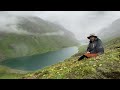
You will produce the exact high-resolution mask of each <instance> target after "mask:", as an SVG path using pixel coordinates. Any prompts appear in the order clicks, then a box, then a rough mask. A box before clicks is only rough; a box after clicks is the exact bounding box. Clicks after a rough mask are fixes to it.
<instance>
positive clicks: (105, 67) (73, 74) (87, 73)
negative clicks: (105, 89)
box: [22, 38, 120, 79]
mask: <svg viewBox="0 0 120 90" xmlns="http://www.w3.org/2000/svg"><path fill="white" fill-rule="evenodd" d="M85 47H86V46H84V47H83V49H82V50H81V49H80V50H81V51H79V53H78V54H77V56H73V57H71V58H70V59H67V60H65V61H64V62H60V63H58V64H55V65H52V66H49V67H46V68H44V69H42V70H38V71H36V72H32V73H28V74H26V75H25V76H24V77H22V78H25V79H120V38H116V39H114V40H111V41H108V42H106V43H105V54H103V55H100V56H98V57H97V58H90V59H85V60H83V61H77V60H78V58H79V57H78V55H79V56H80V55H81V52H83V51H85Z"/></svg>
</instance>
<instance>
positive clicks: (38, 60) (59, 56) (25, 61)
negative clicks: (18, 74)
mask: <svg viewBox="0 0 120 90" xmlns="http://www.w3.org/2000/svg"><path fill="white" fill-rule="evenodd" d="M77 52H78V48H77V47H69V48H64V49H61V50H57V51H53V52H48V53H44V54H39V55H33V56H26V57H20V58H14V59H7V60H5V61H3V62H1V64H2V65H5V66H8V67H10V68H13V69H19V70H26V71H34V70H38V69H41V68H44V67H46V66H50V65H53V64H56V63H58V62H61V61H64V60H65V59H67V58H70V57H71V56H72V55H74V54H75V53H77Z"/></svg>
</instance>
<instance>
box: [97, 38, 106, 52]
mask: <svg viewBox="0 0 120 90" xmlns="http://www.w3.org/2000/svg"><path fill="white" fill-rule="evenodd" d="M96 50H97V52H98V54H103V53H104V48H103V44H102V41H101V40H99V41H98V43H97V46H96Z"/></svg>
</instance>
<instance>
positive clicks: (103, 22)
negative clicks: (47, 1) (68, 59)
mask: <svg viewBox="0 0 120 90" xmlns="http://www.w3.org/2000/svg"><path fill="white" fill-rule="evenodd" d="M7 13H9V14H14V15H35V16H39V17H41V18H42V19H45V20H49V21H51V22H55V23H59V24H61V25H63V26H64V27H65V28H66V29H68V30H69V31H71V32H73V33H74V34H75V36H76V38H77V39H80V40H81V39H86V37H87V36H88V35H89V34H90V33H96V32H98V31H99V30H100V29H102V28H104V27H107V26H108V25H110V24H111V23H112V22H113V21H114V20H116V19H118V18H120V11H13V12H11V11H8V12H7Z"/></svg>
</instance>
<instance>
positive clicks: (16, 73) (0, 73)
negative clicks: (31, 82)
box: [0, 65, 27, 79]
mask: <svg viewBox="0 0 120 90" xmlns="http://www.w3.org/2000/svg"><path fill="white" fill-rule="evenodd" d="M25 73H27V72H26V71H20V70H15V69H11V68H9V67H5V66H1V65H0V79H18V78H20V77H21V76H24V74H25Z"/></svg>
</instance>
